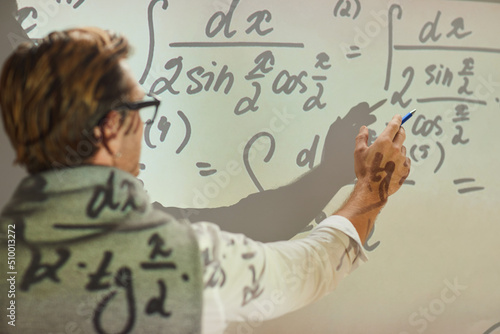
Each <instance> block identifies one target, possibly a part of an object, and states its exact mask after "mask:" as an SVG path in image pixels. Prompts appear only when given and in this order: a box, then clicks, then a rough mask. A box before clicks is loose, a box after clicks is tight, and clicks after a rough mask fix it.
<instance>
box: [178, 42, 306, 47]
mask: <svg viewBox="0 0 500 334" xmlns="http://www.w3.org/2000/svg"><path fill="white" fill-rule="evenodd" d="M169 45H170V47H172V48H224V47H232V48H234V47H266V48H304V43H277V42H180V43H170V44H169Z"/></svg>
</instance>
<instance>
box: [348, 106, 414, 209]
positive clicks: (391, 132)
mask: <svg viewBox="0 0 500 334" xmlns="http://www.w3.org/2000/svg"><path fill="white" fill-rule="evenodd" d="M405 139H406V133H405V130H404V129H403V128H402V127H401V116H400V115H396V116H394V117H393V118H392V120H391V121H390V122H389V124H388V125H387V127H386V128H385V129H384V131H383V132H382V134H380V136H379V137H378V138H377V139H376V140H375V142H374V143H373V144H372V145H370V146H368V145H367V142H368V128H367V127H365V126H363V127H361V129H360V130H359V134H358V136H357V137H356V148H355V151H354V171H355V173H356V177H357V178H358V183H361V186H364V185H366V187H367V189H368V190H369V191H370V192H375V193H376V194H377V197H378V199H379V200H380V201H381V202H383V203H385V202H386V201H387V198H388V197H389V196H390V195H392V194H394V193H395V192H396V191H398V189H399V188H400V187H401V185H402V184H403V182H404V180H406V178H407V177H408V175H409V174H410V165H411V161H410V159H409V158H408V157H406V147H404V146H403V143H404V141H405Z"/></svg>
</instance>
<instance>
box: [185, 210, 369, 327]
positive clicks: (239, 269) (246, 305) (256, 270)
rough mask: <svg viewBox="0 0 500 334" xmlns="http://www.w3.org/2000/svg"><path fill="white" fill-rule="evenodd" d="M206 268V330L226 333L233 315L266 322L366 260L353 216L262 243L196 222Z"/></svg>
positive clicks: (316, 296) (318, 294)
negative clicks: (296, 235)
mask: <svg viewBox="0 0 500 334" xmlns="http://www.w3.org/2000/svg"><path fill="white" fill-rule="evenodd" d="M192 226H193V228H194V230H195V232H196V234H197V239H198V243H199V247H200V251H201V256H202V265H203V269H204V273H203V281H204V295H203V299H204V302H203V333H205V334H208V333H222V332H223V330H224V328H225V327H226V323H227V322H229V321H247V322H248V323H249V324H250V325H251V323H252V322H262V321H263V320H266V319H271V318H275V317H278V316H280V315H283V314H285V313H288V312H291V311H293V310H296V309H298V308H301V307H303V306H306V305H308V304H310V303H312V302H313V301H315V300H317V299H319V298H321V297H323V296H324V295H326V294H327V293H329V292H331V291H333V290H334V289H335V288H336V287H337V285H338V284H339V282H340V280H341V279H342V278H344V277H345V276H347V275H348V274H349V273H350V272H352V271H353V270H354V269H355V268H357V267H358V266H359V264H360V263H362V262H365V261H367V257H366V254H365V253H364V251H363V247H362V245H361V242H360V239H359V235H358V233H357V232H356V230H355V228H354V226H353V225H352V224H351V222H350V221H349V220H347V219H346V218H344V217H341V216H331V217H328V218H327V219H325V220H324V221H323V222H321V223H320V224H319V225H318V226H316V227H315V228H314V229H313V230H312V231H311V233H310V234H309V235H308V236H307V237H305V238H302V239H296V240H289V241H279V242H271V243H262V242H257V241H253V240H251V239H249V238H247V237H245V236H244V235H242V234H234V233H228V232H223V231H221V230H220V229H219V227H218V226H217V225H215V224H212V223H195V224H192Z"/></svg>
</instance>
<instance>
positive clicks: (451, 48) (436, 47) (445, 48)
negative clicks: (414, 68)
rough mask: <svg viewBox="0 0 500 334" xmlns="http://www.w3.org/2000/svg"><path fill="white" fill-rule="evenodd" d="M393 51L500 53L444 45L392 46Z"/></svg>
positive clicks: (491, 50) (489, 49) (483, 49)
mask: <svg viewBox="0 0 500 334" xmlns="http://www.w3.org/2000/svg"><path fill="white" fill-rule="evenodd" d="M394 49H395V50H401V51H410V50H411V51H415V50H417V51H418V50H423V51H426V50H427V51H472V52H489V53H500V49H494V48H481V47H470V46H444V45H394Z"/></svg>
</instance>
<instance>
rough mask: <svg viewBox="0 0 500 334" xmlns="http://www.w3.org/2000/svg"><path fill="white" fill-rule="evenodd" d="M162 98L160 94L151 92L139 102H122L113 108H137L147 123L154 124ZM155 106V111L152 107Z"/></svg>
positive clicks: (125, 109)
mask: <svg viewBox="0 0 500 334" xmlns="http://www.w3.org/2000/svg"><path fill="white" fill-rule="evenodd" d="M160 103H161V100H160V99H159V98H158V96H156V95H154V94H152V93H150V94H148V95H147V97H146V98H145V99H144V100H142V101H137V102H121V103H119V104H118V105H116V106H115V107H114V108H113V110H116V111H127V110H137V111H139V115H140V116H141V119H142V120H143V121H144V123H145V124H153V123H154V121H155V118H156V114H157V113H158V108H159V107H160ZM148 107H155V108H154V112H153V110H152V108H148ZM146 120H147V121H146Z"/></svg>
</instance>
